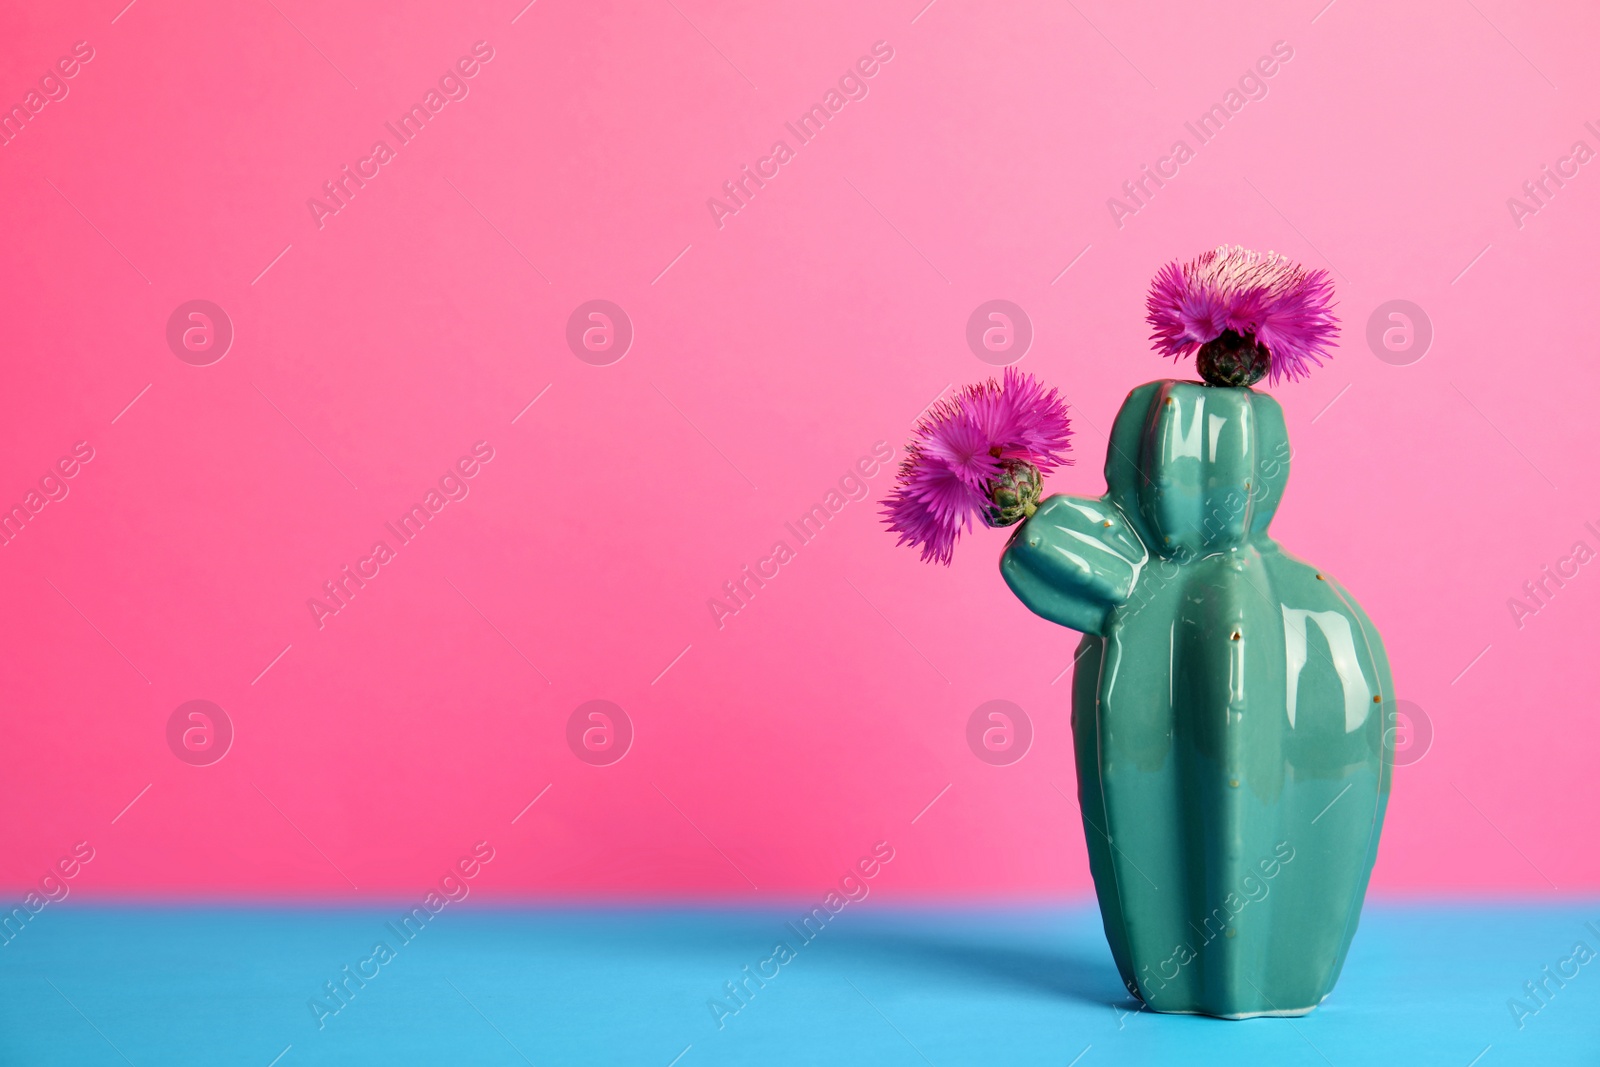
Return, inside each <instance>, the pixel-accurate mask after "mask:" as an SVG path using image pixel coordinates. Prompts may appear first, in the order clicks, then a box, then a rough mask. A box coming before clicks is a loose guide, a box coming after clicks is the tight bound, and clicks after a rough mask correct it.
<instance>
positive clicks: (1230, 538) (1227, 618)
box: [1001, 373, 1394, 1019]
mask: <svg viewBox="0 0 1600 1067" xmlns="http://www.w3.org/2000/svg"><path fill="white" fill-rule="evenodd" d="M1207 377H1208V378H1211V377H1212V375H1211V374H1209V373H1208V375H1207ZM1257 377H1259V374H1258V375H1257ZM1289 455H1290V453H1289V443H1288V437H1287V434H1286V431H1285V427H1284V419H1283V410H1282V409H1281V408H1280V407H1279V406H1278V403H1277V401H1275V400H1273V399H1272V398H1271V397H1270V396H1268V395H1267V394H1265V393H1261V392H1257V391H1255V390H1253V389H1251V388H1249V387H1248V386H1247V385H1239V386H1232V387H1230V386H1218V385H1209V384H1201V383H1198V382H1181V381H1159V382H1152V383H1150V384H1148V385H1143V386H1140V387H1139V388H1138V389H1135V390H1134V391H1133V392H1132V393H1131V394H1129V396H1128V399H1127V401H1126V402H1125V403H1124V404H1123V406H1122V410H1121V412H1120V413H1119V414H1118V416H1117V420H1116V424H1115V426H1114V427H1113V430H1112V433H1111V441H1110V447H1109V451H1108V455H1107V457H1106V468H1105V471H1106V485H1107V492H1106V495H1105V496H1103V497H1100V498H1098V499H1091V498H1084V497H1072V496H1052V497H1049V498H1048V499H1046V500H1044V501H1043V502H1042V503H1040V504H1039V505H1038V507H1037V510H1035V511H1034V512H1033V514H1032V515H1031V517H1029V518H1028V519H1027V520H1026V521H1025V522H1023V523H1022V524H1021V525H1020V526H1019V527H1018V528H1017V530H1016V532H1015V533H1014V534H1013V536H1012V538H1011V541H1010V543H1009V545H1008V546H1007V548H1006V551H1005V554H1004V556H1003V557H1002V560H1001V571H1002V573H1003V574H1004V576H1005V579H1006V582H1007V583H1008V584H1009V585H1010V586H1011V588H1012V590H1013V591H1014V592H1015V593H1016V594H1017V596H1018V597H1020V598H1021V599H1022V601H1023V603H1024V604H1026V605H1027V606H1028V607H1029V608H1031V609H1032V610H1033V611H1034V612H1036V613H1037V614H1039V615H1042V616H1043V617H1045V618H1046V619H1049V620H1051V621H1053V622H1057V623H1060V624H1061V625H1063V626H1067V627H1070V628H1072V629H1074V630H1080V631H1082V632H1083V634H1084V637H1083V640H1082V643H1081V644H1080V645H1079V648H1078V652H1077V657H1076V668H1075V676H1074V679H1073V687H1072V730H1073V740H1074V743H1075V747H1076V751H1077V769H1078V799H1079V803H1080V805H1081V808H1082V812H1083V824H1084V836H1085V838H1086V839H1087V841H1088V846H1089V865H1090V870H1091V871H1092V873H1093V875H1094V883H1095V890H1096V892H1097V894H1098V896H1099V901H1100V911H1101V915H1102V917H1103V918H1104V921H1105V930H1106V937H1107V938H1108V939H1109V941H1110V943H1111V950H1112V954H1113V956H1114V957H1115V959H1116V963H1117V968H1118V970H1119V971H1120V972H1121V974H1122V980H1123V982H1124V983H1125V984H1126V985H1127V987H1128V990H1129V991H1130V992H1131V993H1133V994H1134V995H1136V996H1137V997H1139V998H1140V999H1141V1000H1143V1001H1144V1003H1145V1004H1146V1006H1148V1007H1149V1008H1151V1009H1152V1010H1155V1011H1160V1012H1188V1013H1203V1014H1207V1015H1216V1016H1223V1017H1226V1018H1233V1019H1239V1018H1248V1017H1252V1016H1258V1015H1301V1014H1304V1013H1306V1012H1308V1011H1310V1010H1312V1009H1313V1008H1315V1007H1316V1006H1317V1005H1318V1004H1319V1003H1320V1002H1321V1001H1322V1000H1323V998H1324V997H1326V996H1327V995H1328V993H1329V991H1330V990H1331V989H1332V988H1333V985H1334V983H1335V981H1337V979H1338V977H1339V971H1340V968H1341V967H1342V965H1343V963H1344V958H1345V953H1346V951H1347V950H1348V949H1349V947H1350V940H1351V937H1352V936H1353V935H1354V933H1355V929H1356V922H1357V919H1358V917H1359V915H1360V912H1361V903H1362V899H1363V897H1364V896H1365V893H1366V888H1367V879H1368V877H1369V875H1370V874H1371V871H1372V864H1373V860H1374V858H1375V856H1376V853H1377V848H1378V834H1379V830H1380V828H1381V826H1382V823H1383V814H1384V808H1385V806H1386V804H1387V801H1388V797H1389V787H1390V779H1391V774H1392V768H1393V746H1392V740H1391V739H1390V737H1389V735H1388V732H1387V731H1386V730H1385V724H1386V717H1387V714H1388V712H1389V711H1390V710H1391V709H1392V701H1393V696H1394V689H1393V685H1392V683H1391V681H1390V675H1389V664H1388V659H1387V657H1386V656H1385V654H1384V649H1383V642H1382V641H1381V640H1380V639H1379V637H1378V633H1377V631H1376V630H1375V629H1374V628H1373V626H1372V623H1371V621H1370V620H1369V619H1368V618H1367V616H1366V613H1365V612H1363V611H1362V610H1361V607H1360V606H1359V605H1358V604H1356V602H1355V601H1354V600H1353V599H1352V598H1351V596H1350V595H1349V593H1347V592H1346V591H1345V590H1344V589H1343V588H1342V587H1340V585H1339V584H1338V583H1337V582H1335V581H1334V580H1333V578H1332V577H1331V576H1329V575H1328V574H1326V573H1324V572H1322V571H1319V570H1317V569H1316V568H1315V567H1312V566H1310V565H1308V564H1306V563H1303V562H1301V561H1300V560H1297V559H1295V558H1294V557H1292V556H1289V555H1287V554H1286V553H1284V551H1283V550H1282V549H1281V548H1279V546H1278V544H1277V542H1275V541H1274V540H1273V539H1272V538H1271V537H1270V536H1269V535H1268V532H1267V526H1268V524H1269V523H1270V522H1271V520H1272V515H1273V512H1274V511H1275V510H1276V509H1277V506H1278V502H1279V500H1280V499H1281V498H1282V496H1283V491H1284V485H1285V483H1286V481H1287V479H1288V475H1289Z"/></svg>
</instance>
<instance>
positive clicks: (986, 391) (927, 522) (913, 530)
mask: <svg viewBox="0 0 1600 1067" xmlns="http://www.w3.org/2000/svg"><path fill="white" fill-rule="evenodd" d="M1071 435H1072V431H1071V429H1069V428H1068V420H1067V402H1066V401H1065V400H1063V399H1062V398H1061V397H1060V396H1059V395H1058V394H1057V392H1056V390H1054V389H1051V390H1049V391H1048V392H1047V391H1046V390H1045V388H1044V386H1042V385H1040V384H1039V383H1038V382H1037V381H1035V380H1034V378H1033V376H1032V375H1029V374H1023V373H1022V372H1020V371H1018V370H1016V369H1015V368H1013V367H1007V368H1006V372H1005V378H1004V381H1003V382H996V381H995V380H994V379H993V378H991V379H989V380H988V381H987V382H984V383H983V384H981V385H969V386H966V387H964V388H963V389H962V390H961V391H960V392H959V393H957V394H956V395H955V396H952V397H949V398H947V399H945V400H941V401H940V402H939V403H938V404H936V405H934V407H933V409H932V410H931V411H929V412H928V413H927V415H925V416H924V417H923V419H922V421H921V422H919V423H918V424H917V428H916V430H915V432H914V434H913V436H912V439H911V443H910V444H909V445H907V446H906V459H905V461H904V462H903V463H901V465H900V476H899V478H898V480H897V482H896V484H895V488H894V490H893V492H891V493H890V494H889V498H888V499H887V500H885V501H884V502H883V505H884V507H883V514H884V515H885V518H884V520H883V521H884V522H885V523H886V524H887V525H888V527H889V529H890V531H892V532H894V533H897V534H899V535H900V540H899V541H897V542H896V544H902V545H904V544H911V545H920V546H921V548H922V558H923V560H924V561H929V560H937V561H938V562H940V563H943V564H945V565H947V566H948V565H949V563H950V560H951V555H952V551H953V550H954V548H955V543H956V538H958V537H960V536H961V532H962V531H963V530H970V529H971V528H972V520H973V517H974V516H977V517H978V518H980V519H982V520H983V521H984V522H985V523H988V524H989V525H1009V524H1010V523H1012V522H1016V521H1018V520H1019V519H1020V518H1022V517H1023V515H1026V514H1032V512H1033V506H1034V503H1036V502H1037V499H1038V491H1039V475H1040V474H1041V473H1045V474H1047V473H1049V472H1050V471H1053V470H1055V469H1056V467H1058V466H1061V465H1062V464H1070V463H1071V462H1072V461H1071V460H1069V459H1067V457H1066V454H1067V450H1068V449H1069V448H1071V447H1072V446H1071V443H1070V442H1069V441H1068V440H1067V439H1068V438H1069V437H1070V436H1071Z"/></svg>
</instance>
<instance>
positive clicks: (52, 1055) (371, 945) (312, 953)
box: [0, 899, 1600, 1067]
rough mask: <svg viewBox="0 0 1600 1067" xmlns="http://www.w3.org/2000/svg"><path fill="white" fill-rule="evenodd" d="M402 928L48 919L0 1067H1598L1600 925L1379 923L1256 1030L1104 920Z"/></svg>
mask: <svg viewBox="0 0 1600 1067" xmlns="http://www.w3.org/2000/svg"><path fill="white" fill-rule="evenodd" d="M406 908H407V905H405V904H401V903H396V904H395V905H393V906H392V907H379V908H370V909H369V908H362V909H297V908H285V907H263V908H247V907H226V908H224V907H215V906H202V907H176V906H170V907H116V908H111V907H91V906H85V905H81V904H79V903H78V902H77V901H73V902H71V903H63V904H60V905H51V906H48V907H46V908H45V909H44V910H43V911H41V912H40V913H39V914H38V915H36V916H34V917H33V919H32V920H31V921H29V922H28V923H27V924H26V925H24V926H23V927H22V928H21V930H20V932H11V934H10V936H11V940H10V941H9V942H8V943H6V944H5V946H4V947H3V948H0V1012H3V1019H0V1062H3V1063H5V1064H27V1065H33V1064H122V1063H133V1064H138V1065H140V1067H145V1065H152V1067H153V1065H178V1064H202V1063H203V1064H220V1063H228V1064H243V1065H249V1067H269V1065H275V1067H303V1065H309V1064H412V1063H418V1064H422V1063H426V1064H443V1063H470V1064H508V1065H515V1064H524V1063H531V1064H538V1065H541V1067H543V1065H546V1064H612V1063H618V1064H620V1063H628V1064H642V1065H646V1067H673V1065H676V1067H706V1065H712V1064H741V1065H743V1064H760V1065H764V1067H771V1065H778V1064H790V1063H795V1064H839V1063H851V1064H867V1063H870V1064H906V1065H919V1064H937V1065H941V1067H942V1065H946V1064H1000V1065H1012V1064H1052V1065H1056V1067H1067V1065H1069V1064H1077V1065H1078V1067H1098V1065H1101V1064H1185V1065H1188V1064H1195V1065H1198V1064H1213V1063H1215V1064H1229V1065H1251V1067H1279V1065H1285V1064H1307V1065H1313V1067H1325V1065H1327V1064H1333V1065H1336V1067H1344V1065H1347V1064H1350V1065H1353V1064H1397V1065H1413V1064H1440V1065H1444V1067H1469V1065H1473V1067H1500V1065H1503V1064H1600V956H1597V957H1596V958H1594V959H1593V960H1592V961H1580V957H1585V956H1586V953H1584V952H1575V947H1576V946H1577V945H1579V944H1580V943H1582V944H1583V945H1584V946H1586V948H1587V949H1588V950H1592V951H1593V952H1595V953H1600V902H1594V903H1582V902H1579V903H1573V904H1563V905H1550V904H1544V905H1527V906H1515V905H1502V906H1493V907H1490V906H1461V905H1422V904H1408V905H1405V906H1395V905H1389V906H1369V907H1368V909H1367V912H1366V914H1365V916H1364V917H1363V920H1362V925H1361V930H1360V932H1359V933H1358V934H1357V936H1356V940H1355V946H1354V948H1353V949H1352V950H1351V953H1350V958H1349V962H1348V964H1347V966H1346V968H1345V972H1344V977H1343V978H1342V980H1341V981H1340V984H1339V986H1338V988H1337V989H1336V990H1335V991H1334V993H1333V995H1332V996H1331V997H1330V998H1329V999H1328V1000H1327V1002H1326V1003H1325V1004H1324V1005H1323V1006H1322V1008H1321V1009H1320V1010H1318V1011H1317V1012H1315V1013H1313V1014H1312V1015H1310V1016H1307V1017H1305V1018H1302V1019H1293V1020H1283V1019H1262V1020H1255V1021H1250V1022H1234V1023H1230V1022H1221V1021H1217V1020H1212V1019H1204V1018H1192V1017H1173V1016H1156V1015H1152V1014H1149V1013H1147V1012H1141V1011H1139V1010H1138V1007H1137V1005H1136V1004H1135V1003H1134V1002H1133V1001H1131V1000H1130V999H1129V997H1128V996H1127V994H1126V993H1125V992H1124V991H1123V989H1122V986H1121V984H1120V982H1119V981H1118V979H1117V975H1116V972H1115V969H1114V968H1113V966H1112V963H1111V958H1110V953H1109V952H1108V950H1107V948H1106V944H1105V940H1104V936H1103V935H1102V933H1101V930H1100V922H1099V916H1098V913H1096V912H1095V911H1094V909H1093V908H1090V907H1081V906H1080V907H1072V908H1049V909H1046V908H1037V909H1022V908H968V909H909V910H908V909H904V908H890V907H888V906H887V905H881V904H879V903H878V902H877V901H876V900H875V899H869V900H866V901H862V902H860V903H858V904H853V905H850V906H848V907H847V908H845V910H844V911H842V912H841V913H840V914H839V915H837V916H836V917H834V918H832V919H831V920H830V921H829V922H828V923H827V925H826V926H822V927H821V929H820V932H817V930H816V927H817V926H818V925H820V924H819V923H817V922H815V921H813V923H812V924H811V925H810V926H806V927H801V926H800V924H799V919H800V917H801V916H802V915H803V914H805V913H806V906H804V905H801V904H796V905H795V906H794V907H792V908H784V909H775V910H770V911H769V910H760V911H756V910H745V909H736V908H722V907H717V908H709V907H708V908H670V909H642V908H633V909H593V908H584V909H556V908H530V909H507V908H491V907H484V906H478V902H477V901H472V902H470V903H462V904H457V905H450V906H448V907H446V908H444V909H443V910H442V911H440V912H439V913H438V914H434V915H428V914H427V913H426V912H423V913H422V914H423V915H426V916H427V921H426V922H424V921H423V920H422V919H421V918H417V917H415V916H413V918H412V920H411V921H410V923H408V924H407V923H402V922H401V917H402V916H404V915H405V914H406ZM808 936H809V940H807V939H806V938H807V937H808ZM379 945H382V946H383V948H384V950H383V951H379V950H378V946H379ZM780 945H782V946H784V948H783V949H780V948H779V946H780ZM1547 968H1548V969H1547ZM1527 983H1532V985H1531V987H1530V986H1529V985H1528V984H1527ZM1530 988H1532V989H1533V990H1534V991H1536V992H1537V994H1538V996H1537V999H1536V998H1535V996H1533V995H1531V994H1530V992H1529V989H1530ZM730 989H731V990H732V991H731V992H730ZM1517 1001H1520V1002H1521V1004H1522V1005H1523V1008H1522V1010H1521V1011H1520V1012H1519V1011H1517V1010H1516V1009H1515V1008H1513V1007H1512V1003H1513V1002H1517Z"/></svg>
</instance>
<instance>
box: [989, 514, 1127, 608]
mask: <svg viewBox="0 0 1600 1067" xmlns="http://www.w3.org/2000/svg"><path fill="white" fill-rule="evenodd" d="M1148 558H1149V553H1148V552H1147V551H1146V550H1145V547H1144V543H1143V542H1142V541H1140V539H1139V536H1138V533H1137V532H1136V531H1135V530H1134V528H1133V527H1132V526H1131V525H1130V524H1129V522H1128V520H1127V517H1126V516H1125V515H1123V513H1122V511H1121V510H1120V509H1119V508H1118V507H1117V506H1116V505H1114V504H1112V503H1111V502H1110V501H1109V500H1106V499H1097V498H1093V497H1076V496H1060V495H1058V496H1052V497H1050V498H1049V499H1047V500H1045V501H1044V502H1043V503H1041V504H1040V505H1039V508H1038V510H1037V511H1035V512H1034V513H1033V516H1032V517H1031V518H1029V519H1028V520H1027V521H1026V522H1024V523H1023V524H1022V525H1021V526H1019V527H1018V528H1017V532H1016V533H1014V534H1012V536H1011V541H1010V543H1009V544H1008V545H1007V546H1006V550H1005V553H1004V554H1003V555H1002V556H1001V557H1000V573H1001V575H1002V576H1003V577H1004V578H1005V580H1006V584H1007V585H1009V586H1010V587H1011V591H1012V592H1014V593H1016V594H1017V597H1018V599H1020V600H1021V601H1022V602H1023V603H1024V604H1026V605H1027V606H1028V608H1029V610H1031V611H1033V612H1034V613H1035V614H1036V615H1040V616H1043V617H1044V618H1046V619H1049V620H1050V621H1051V622H1055V623H1059V624H1061V625H1062V626H1067V627H1070V628H1071V629H1074V630H1081V631H1082V632H1084V633H1089V634H1101V635H1103V634H1104V633H1105V627H1106V622H1107V620H1108V618H1109V616H1110V614H1111V610H1112V609H1113V608H1115V607H1116V606H1117V605H1119V604H1124V603H1127V601H1128V598H1129V596H1131V595H1132V593H1133V586H1134V583H1135V582H1136V581H1137V580H1138V577H1139V571H1140V570H1141V569H1142V568H1143V567H1144V564H1145V562H1146V561H1147V560H1148Z"/></svg>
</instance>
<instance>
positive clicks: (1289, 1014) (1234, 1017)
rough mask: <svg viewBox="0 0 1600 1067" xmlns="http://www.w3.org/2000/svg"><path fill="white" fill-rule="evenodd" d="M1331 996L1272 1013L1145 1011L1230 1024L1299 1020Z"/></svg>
mask: <svg viewBox="0 0 1600 1067" xmlns="http://www.w3.org/2000/svg"><path fill="white" fill-rule="evenodd" d="M1329 995H1330V993H1324V994H1323V995H1322V1000H1319V1001H1317V1002H1316V1003H1315V1004H1312V1005H1310V1006H1308V1007H1304V1008H1282V1009H1278V1008H1274V1009H1273V1010H1271V1011H1241V1012H1217V1011H1201V1010H1200V1009H1198V1008H1152V1007H1150V1005H1149V1004H1145V1010H1147V1011H1152V1012H1154V1013H1156V1014H1157V1015H1205V1016H1209V1017H1210V1018H1213V1019H1227V1020H1228V1021H1230V1022H1237V1021H1238V1020H1241V1019H1298V1018H1299V1017H1300V1016H1302V1015H1310V1014H1311V1013H1312V1012H1314V1011H1316V1010H1317V1009H1318V1008H1319V1007H1321V1006H1322V1001H1323V1000H1327V999H1328V997H1329Z"/></svg>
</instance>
